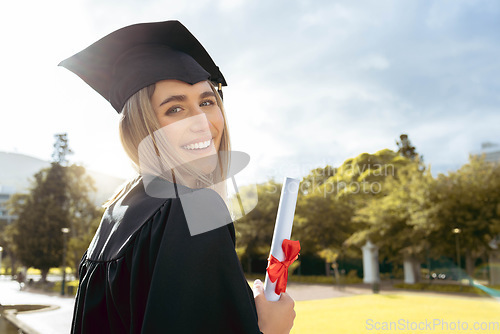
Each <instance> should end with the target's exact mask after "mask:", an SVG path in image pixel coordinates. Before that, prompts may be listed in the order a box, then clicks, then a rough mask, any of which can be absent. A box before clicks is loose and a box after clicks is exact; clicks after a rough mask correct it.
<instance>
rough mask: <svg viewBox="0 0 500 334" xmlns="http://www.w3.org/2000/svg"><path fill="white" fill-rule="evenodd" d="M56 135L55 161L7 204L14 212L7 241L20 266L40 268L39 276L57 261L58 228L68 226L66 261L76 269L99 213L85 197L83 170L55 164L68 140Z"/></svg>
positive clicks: (88, 182)
mask: <svg viewBox="0 0 500 334" xmlns="http://www.w3.org/2000/svg"><path fill="white" fill-rule="evenodd" d="M61 138H62V139H61ZM61 138H59V139H58V143H56V145H55V147H56V152H55V153H54V156H55V157H57V158H56V160H58V162H53V163H52V164H51V166H50V167H49V168H46V169H42V170H41V171H40V172H38V173H37V174H35V175H34V179H33V181H32V186H31V189H30V191H29V193H27V194H15V195H13V196H12V197H11V198H10V200H9V204H8V206H9V209H10V211H11V212H12V213H13V214H15V215H17V216H18V219H17V220H16V221H15V222H14V223H13V224H12V225H11V226H9V230H8V236H9V237H10V238H11V243H10V244H9V245H10V246H11V248H12V250H13V251H14V252H15V254H16V257H17V258H18V259H19V260H20V261H21V262H22V263H23V264H24V265H25V266H27V267H34V268H37V269H40V270H41V273H42V280H45V277H46V275H47V272H48V270H49V268H51V267H57V266H60V265H61V264H62V257H63V246H64V240H63V233H62V231H61V229H62V228H69V229H70V234H69V242H68V252H67V254H68V260H69V263H72V266H73V267H74V268H76V267H77V266H78V262H79V260H80V258H81V256H82V255H83V252H84V251H85V249H86V248H87V246H88V244H89V243H90V238H91V237H92V235H93V234H94V232H95V230H96V228H97V224H98V217H99V215H100V210H99V209H97V208H96V206H95V205H94V204H93V201H92V199H91V198H90V193H91V192H94V191H95V188H94V185H93V180H92V179H91V178H90V176H88V175H87V174H86V173H85V168H83V167H81V166H77V165H71V166H67V167H65V166H62V165H61V164H60V163H59V162H64V161H65V154H67V153H68V152H70V150H69V148H68V147H67V138H66V137H65V136H62V137H61ZM60 141H62V142H60Z"/></svg>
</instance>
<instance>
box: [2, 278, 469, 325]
mask: <svg viewBox="0 0 500 334" xmlns="http://www.w3.org/2000/svg"><path fill="white" fill-rule="evenodd" d="M287 292H288V293H289V294H290V296H292V298H293V299H294V300H296V301H304V300H316V299H327V298H336V297H345V296H353V295H360V294H371V293H372V290H371V287H370V286H368V285H363V284H358V285H349V286H345V287H343V288H342V289H339V288H338V287H334V286H331V285H321V284H304V283H293V282H289V283H288V286H287ZM381 293H382V294H398V293H404V294H411V293H412V292H409V291H404V290H394V289H392V288H391V287H390V285H388V286H381ZM413 293H415V294H419V295H422V294H427V295H438V294H437V293H423V292H413ZM440 295H443V294H440ZM447 295H448V296H452V295H449V294H447ZM460 297H461V298H463V297H465V296H463V295H462V296H460ZM74 301H75V300H74V298H73V297H62V296H60V295H58V294H53V295H47V294H41V293H33V292H28V291H19V284H17V282H15V281H12V280H11V279H10V276H8V277H7V276H0V304H3V305H9V304H36V305H52V306H56V308H55V309H51V310H44V311H42V310H41V311H36V312H23V313H19V314H18V315H17V318H18V319H19V320H20V321H21V322H23V323H24V324H26V325H28V326H29V327H31V328H33V329H35V330H36V331H37V332H38V333H40V334H63V333H64V334H67V333H69V332H70V328H71V319H72V316H73V305H74Z"/></svg>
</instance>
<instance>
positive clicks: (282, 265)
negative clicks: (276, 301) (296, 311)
mask: <svg viewBox="0 0 500 334" xmlns="http://www.w3.org/2000/svg"><path fill="white" fill-rule="evenodd" d="M281 248H283V252H284V253H285V259H284V260H283V261H279V260H278V259H277V258H275V257H274V256H273V255H272V254H271V255H270V256H269V259H268V261H269V262H268V264H267V269H266V270H267V274H268V275H269V279H270V280H271V282H273V283H274V282H276V280H277V281H278V283H276V288H275V289H274V292H275V293H276V294H277V295H279V294H280V293H282V292H285V291H286V282H287V281H288V267H289V266H290V265H291V264H292V263H293V261H295V260H297V258H298V257H299V252H300V242H299V241H298V240H297V241H292V240H288V239H284V240H283V244H281Z"/></svg>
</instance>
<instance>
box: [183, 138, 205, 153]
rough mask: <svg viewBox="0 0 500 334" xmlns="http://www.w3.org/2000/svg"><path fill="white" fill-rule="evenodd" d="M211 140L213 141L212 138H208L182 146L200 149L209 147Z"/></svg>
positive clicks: (187, 148)
mask: <svg viewBox="0 0 500 334" xmlns="http://www.w3.org/2000/svg"><path fill="white" fill-rule="evenodd" d="M211 142H212V140H211V139H210V140H207V141H204V142H199V143H195V144H189V145H186V146H182V148H183V149H186V150H200V149H204V148H207V147H208V146H209V145H210V143H211Z"/></svg>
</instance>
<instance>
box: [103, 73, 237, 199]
mask: <svg viewBox="0 0 500 334" xmlns="http://www.w3.org/2000/svg"><path fill="white" fill-rule="evenodd" d="M208 83H209V84H210V88H211V89H212V91H213V92H214V93H215V99H216V102H217V105H218V106H219V108H220V110H221V113H222V117H223V119H224V128H223V133H222V137H221V142H220V146H219V152H224V154H218V159H217V160H218V166H217V167H218V168H217V169H216V171H214V173H212V174H211V175H209V176H208V175H204V174H201V173H200V172H198V171H196V170H195V169H189V167H183V170H184V171H187V172H189V173H190V175H194V176H195V177H196V179H197V186H199V187H210V188H212V189H214V190H216V191H217V192H218V193H219V195H221V197H222V198H223V199H224V201H226V200H227V198H226V190H225V179H226V174H227V171H228V168H229V159H230V155H229V153H230V140H229V130H228V127H227V119H226V114H225V111H224V106H223V103H222V99H221V98H220V96H219V93H218V92H217V89H216V88H215V86H214V85H213V84H212V83H211V82H210V81H208ZM154 91H155V84H152V85H150V86H147V87H144V88H142V89H141V90H139V91H138V92H137V93H135V94H134V95H132V97H130V98H129V99H128V100H127V102H126V103H125V105H124V107H123V109H122V112H121V118H120V122H119V134H120V140H121V143H122V146H123V148H124V149H125V153H126V154H127V155H128V157H129V158H130V160H131V162H132V165H133V167H134V169H135V170H136V171H137V173H138V174H139V175H140V174H141V173H145V172H148V170H144V169H145V166H144V163H143V158H144V154H146V156H147V160H149V162H148V163H147V165H148V166H146V169H148V168H153V169H155V171H154V173H155V174H156V175H163V174H164V173H161V172H159V170H161V171H164V170H165V169H167V170H173V168H174V167H175V166H180V165H181V163H180V162H179V161H176V158H175V156H173V155H167V154H161V153H160V152H162V153H165V152H169V148H170V144H169V143H168V142H166V141H165V140H162V138H158V137H159V136H157V134H156V133H155V132H156V131H158V130H160V129H161V125H160V122H159V121H158V119H157V118H156V113H155V111H154V109H153V105H152V104H151V98H152V96H153V93H154ZM148 137H149V138H150V139H151V140H152V141H151V143H152V145H151V147H150V148H149V152H148V150H146V151H145V150H143V147H141V152H140V153H139V146H140V145H141V142H143V140H144V139H145V138H148ZM160 137H161V136H160ZM153 157H154V158H153ZM153 159H154V161H153ZM152 166H154V167H152ZM139 175H138V176H137V177H136V178H134V180H132V181H130V182H128V183H127V184H126V185H125V186H123V187H122V188H121V189H120V190H119V191H118V193H116V194H115V195H113V196H112V198H111V199H110V200H109V201H108V202H106V203H105V205H104V206H106V207H107V206H109V205H111V204H112V203H113V202H114V201H115V200H116V199H117V198H118V197H120V196H121V195H122V194H123V193H124V192H126V191H127V190H128V189H129V188H130V186H131V184H132V183H134V182H135V181H137V179H138V178H139V177H140V176H139ZM163 176H164V177H165V175H163ZM173 176H174V180H173V181H174V182H180V183H182V182H183V181H185V180H183V176H182V173H176V174H175V175H173Z"/></svg>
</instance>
